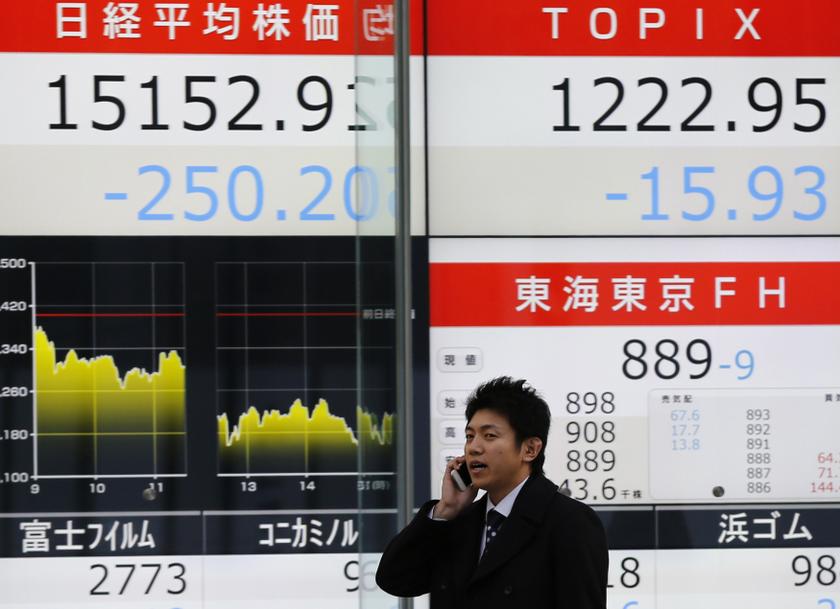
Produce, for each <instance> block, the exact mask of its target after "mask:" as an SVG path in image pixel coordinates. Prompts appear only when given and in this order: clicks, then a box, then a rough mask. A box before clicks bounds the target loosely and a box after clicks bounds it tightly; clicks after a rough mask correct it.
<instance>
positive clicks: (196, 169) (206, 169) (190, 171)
mask: <svg viewBox="0 0 840 609" xmlns="http://www.w3.org/2000/svg"><path fill="white" fill-rule="evenodd" d="M218 170H219V168H218V167H215V166H212V165H188V166H187V194H188V195H189V194H199V195H204V196H205V197H207V200H208V204H207V211H205V212H204V213H193V212H191V211H185V212H184V218H186V219H187V220H192V221H193V222H206V221H207V220H209V219H210V218H212V217H213V216H215V215H216V212H217V211H218V209H219V196H218V195H217V194H216V192H215V191H214V190H213V189H212V188H208V187H207V186H198V185H197V184H196V183H195V175H196V174H198V173H216V172H217V171H218Z"/></svg>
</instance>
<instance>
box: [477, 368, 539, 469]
mask: <svg viewBox="0 0 840 609" xmlns="http://www.w3.org/2000/svg"><path fill="white" fill-rule="evenodd" d="M525 383H526V381H525V380H524V379H520V380H517V381H515V380H513V379H512V378H511V377H509V376H500V377H498V378H495V379H493V380H490V381H487V382H486V383H483V384H481V385H479V386H478V387H477V388H476V390H475V391H473V392H472V395H470V397H469V398H467V413H466V414H467V422H469V421H470V419H472V418H473V415H474V414H475V413H476V412H478V411H479V410H492V411H493V412H497V413H499V414H501V415H503V416H504V417H505V418H507V420H508V422H509V423H510V426H511V427H513V430H514V431H515V432H516V442H517V443H518V444H519V445H520V446H521V445H522V442H524V441H525V439H526V438H532V437H537V438H539V439H540V440H542V450H541V451H540V454H539V455H537V458H536V459H534V460H533V461H532V462H531V474H540V475H542V474H544V472H543V464H544V463H545V447H546V444H548V428H549V427H550V426H551V411H550V410H549V408H548V404H546V403H545V400H543V399H542V397H541V396H540V394H539V393H537V390H536V389H534V388H533V387H531V386H530V385H529V386H526V384H525Z"/></svg>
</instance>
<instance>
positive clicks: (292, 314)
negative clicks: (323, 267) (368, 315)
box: [216, 311, 359, 317]
mask: <svg viewBox="0 0 840 609" xmlns="http://www.w3.org/2000/svg"><path fill="white" fill-rule="evenodd" d="M358 316H359V314H358V313H357V312H356V311H288V312H273V313H216V317H358Z"/></svg>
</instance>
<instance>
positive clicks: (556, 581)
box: [376, 475, 608, 609]
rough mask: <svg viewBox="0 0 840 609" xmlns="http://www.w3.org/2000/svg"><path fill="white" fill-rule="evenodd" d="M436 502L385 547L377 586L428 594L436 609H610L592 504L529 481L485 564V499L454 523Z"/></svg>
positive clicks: (544, 482)
mask: <svg viewBox="0 0 840 609" xmlns="http://www.w3.org/2000/svg"><path fill="white" fill-rule="evenodd" d="M433 505H434V501H430V502H428V503H426V504H425V505H424V506H423V507H421V508H420V511H419V512H418V513H417V516H416V517H415V518H414V520H412V522H411V523H410V524H409V525H408V526H407V527H406V528H405V529H403V530H402V531H401V532H400V533H399V534H398V535H397V536H396V537H395V538H394V539H393V540H391V542H390V543H389V544H388V547H387V548H386V549H385V553H384V554H383V556H382V560H381V561H380V563H379V568H378V570H377V572H376V582H377V584H379V587H380V588H382V589H383V590H385V591H386V592H388V593H390V594H393V595H394V596H419V595H421V594H425V593H430V595H431V609H496V608H498V609H505V608H510V609H549V608H550V609H605V607H606V587H607V567H608V556H607V543H606V537H605V535H604V528H603V526H602V524H601V521H600V519H599V518H598V516H597V515H596V514H595V512H594V511H593V510H592V509H591V508H590V507H588V506H586V505H584V504H583V503H580V502H579V501H575V500H574V499H570V498H568V497H566V496H565V495H563V494H562V493H560V492H558V490H557V485H556V484H554V483H553V482H551V481H550V480H548V479H547V478H545V477H544V476H541V475H534V476H531V477H530V478H529V479H528V481H527V482H526V483H525V485H524V486H523V487H522V490H521V491H520V492H519V495H518V496H517V498H516V501H515V502H514V505H513V508H512V510H511V513H510V516H509V517H508V518H507V519H506V520H505V522H504V525H503V526H502V527H501V529H500V530H499V532H498V534H497V536H496V537H495V538H494V540H493V543H492V544H491V545H490V547H489V548H488V549H487V552H486V553H485V554H484V556H483V557H482V558H481V560H479V555H478V553H479V549H480V544H481V535H482V534H483V532H484V517H485V512H486V510H487V499H486V496H485V497H483V498H482V499H480V500H479V501H476V502H475V503H473V504H472V505H470V506H469V507H468V508H467V509H465V510H464V511H463V512H462V513H461V514H460V515H459V516H458V517H457V518H455V519H453V520H450V521H436V520H432V519H430V518H429V510H431V508H432V506H433Z"/></svg>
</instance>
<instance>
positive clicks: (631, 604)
mask: <svg viewBox="0 0 840 609" xmlns="http://www.w3.org/2000/svg"><path fill="white" fill-rule="evenodd" d="M638 606H639V601H628V602H627V603H625V604H624V607H622V608H621V609H630V607H638Z"/></svg>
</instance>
